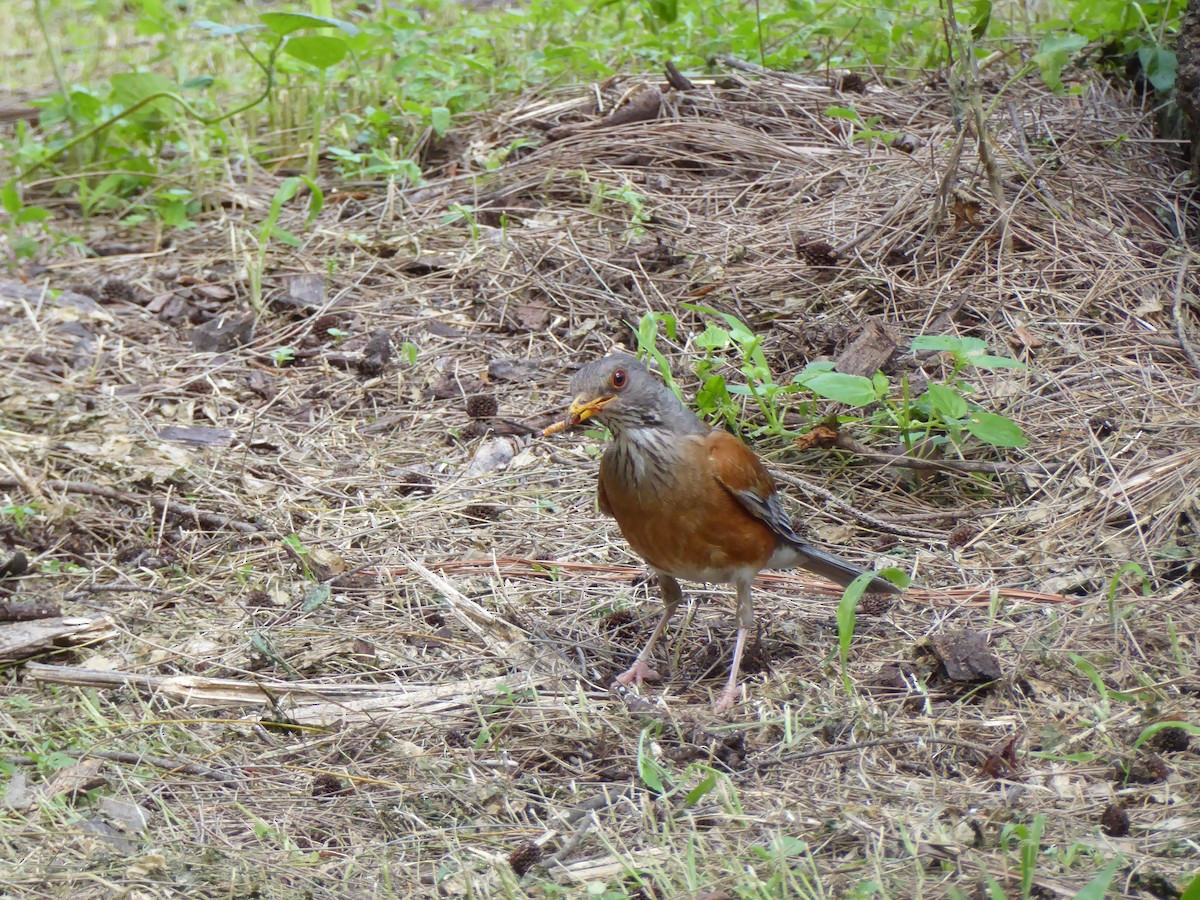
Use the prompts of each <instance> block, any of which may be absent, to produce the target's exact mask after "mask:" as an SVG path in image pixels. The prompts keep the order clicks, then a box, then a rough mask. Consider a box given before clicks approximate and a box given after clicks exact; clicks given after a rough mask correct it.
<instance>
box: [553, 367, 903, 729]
mask: <svg viewBox="0 0 1200 900" xmlns="http://www.w3.org/2000/svg"><path fill="white" fill-rule="evenodd" d="M571 393H572V394H573V395H574V398H575V399H574V400H573V401H572V403H571V407H570V410H569V412H568V414H567V419H566V421H565V422H563V423H561V424H558V425H552V426H551V427H550V428H548V429H546V434H547V435H549V434H553V433H555V432H558V431H562V430H564V429H566V428H570V427H572V426H574V425H578V424H580V423H582V422H586V421H588V420H590V419H595V420H596V421H598V422H600V423H601V424H602V425H604V426H606V427H607V428H608V430H609V431H611V432H612V436H613V440H612V443H610V444H609V445H608V449H607V450H605V452H604V457H603V458H602V459H601V460H600V478H599V501H600V509H601V510H602V511H603V512H604V513H605V514H607V515H610V516H612V517H613V518H615V519H616V520H617V525H618V526H619V527H620V529H621V533H622V534H623V535H625V539H626V540H627V541H629V545H630V546H631V547H632V548H633V549H634V551H635V552H636V553H637V554H638V555H639V556H641V557H642V558H643V559H644V560H645V561H646V562H647V563H648V564H649V565H650V568H651V569H653V570H654V571H655V572H656V573H657V574H658V583H659V588H660V590H661V591H662V599H663V607H664V608H663V614H662V618H661V619H659V622H658V625H657V626H656V627H655V629H654V633H653V634H651V635H650V640H649V641H648V642H647V643H646V646H645V648H643V650H642V652H641V653H639V654H638V657H637V660H636V661H635V662H634V663H633V665H632V666H630V668H629V671H627V672H625V673H624V674H622V675H621V676H619V677H618V678H617V681H618V682H620V683H621V684H626V685H628V684H641V683H642V682H643V681H654V680H657V679H658V678H659V677H660V676H659V674H658V673H657V672H655V671H654V670H653V669H652V668H651V667H650V657H651V654H652V653H653V652H654V647H655V645H656V644H657V643H658V640H659V638H661V637H662V634H663V632H664V631H665V630H666V628H667V623H668V622H669V621H670V620H671V616H672V615H674V613H675V610H676V608H677V607H678V606H679V604H680V602H681V601H682V600H683V591H682V590H681V589H680V587H679V579H684V580H686V581H706V582H719V583H723V584H733V585H735V586H736V588H737V599H738V604H737V625H738V629H737V642H736V643H735V644H734V648H733V662H732V663H731V664H730V667H729V680H728V681H727V682H726V684H725V690H724V691H723V692H722V693H721V696H720V698H719V699H718V700H717V703H716V711H717V712H718V713H722V712H725V711H727V710H729V709H730V708H732V707H733V706H734V705H735V704H736V703H737V700H738V694H739V691H738V669H739V668H740V667H741V662H742V653H743V651H744V650H745V646H746V637H747V635H748V634H749V633H750V629H751V628H752V627H753V626H754V607H753V604H752V602H751V599H750V587H751V584H752V583H753V581H754V576H755V575H757V574H758V573H759V572H760V571H762V570H763V569H790V568H793V567H797V566H799V567H802V568H805V569H808V570H810V571H812V572H815V573H816V574H818V575H822V576H824V577H826V578H828V579H830V580H831V581H834V582H836V583H838V584H839V585H842V586H843V587H844V586H846V585H848V584H849V583H850V582H851V581H853V580H854V579H855V578H856V577H858V576H859V575H860V574H862V570H860V569H859V568H858V567H857V566H854V565H852V564H851V563H849V562H846V561H845V560H843V559H839V558H838V557H836V556H834V555H832V554H830V553H826V552H825V551H824V550H819V549H817V548H816V547H813V546H811V545H809V544H806V543H805V542H804V541H802V540H800V538H799V537H798V536H797V535H796V532H795V531H794V530H793V529H792V523H791V522H790V521H789V519H788V517H787V515H786V514H785V513H784V510H783V505H782V504H781V503H780V500H779V495H778V494H777V493H776V491H775V482H774V481H773V480H772V478H771V475H770V473H768V472H767V469H766V467H765V466H763V464H762V461H761V460H760V459H759V458H758V457H757V456H756V455H755V454H754V451H752V450H751V449H750V448H749V447H747V446H746V445H745V444H744V443H742V442H741V441H740V440H739V439H738V438H736V437H734V436H733V435H732V434H729V433H728V432H725V431H721V430H719V429H716V428H712V427H710V426H708V425H706V424H704V422H702V421H700V419H698V418H697V417H696V416H695V415H693V414H692V412H691V411H689V410H688V409H687V408H686V407H685V406H684V405H683V404H682V403H680V402H679V400H678V398H676V396H675V395H674V394H673V393H672V392H671V390H670V389H669V388H668V387H667V386H666V385H665V384H663V383H662V382H661V381H659V380H658V379H657V378H655V377H654V376H653V375H651V374H650V372H649V371H648V370H647V369H646V367H645V366H643V365H642V364H641V363H640V362H638V361H637V359H635V358H634V357H632V356H629V355H627V354H614V355H611V356H606V357H604V358H603V359H599V360H596V361H595V362H593V363H590V364H588V365H586V366H584V367H583V368H582V369H580V370H579V371H578V372H576V373H575V376H574V377H573V378H572V379H571ZM868 590H873V591H887V592H891V593H897V592H899V590H900V589H899V588H897V587H896V586H895V585H893V584H892V583H891V582H889V581H886V580H885V579H883V578H879V577H876V578H875V579H874V580H873V581H871V583H870V585H869V587H868Z"/></svg>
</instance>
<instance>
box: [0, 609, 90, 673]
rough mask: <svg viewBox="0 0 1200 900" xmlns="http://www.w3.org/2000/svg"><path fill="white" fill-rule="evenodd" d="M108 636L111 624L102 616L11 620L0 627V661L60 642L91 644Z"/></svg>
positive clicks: (22, 655)
mask: <svg viewBox="0 0 1200 900" xmlns="http://www.w3.org/2000/svg"><path fill="white" fill-rule="evenodd" d="M112 635H113V629H112V623H111V622H110V621H109V620H108V618H107V617H105V616H101V617H100V618H96V619H83V618H69V619H63V618H53V619H35V620H33V621H30V622H11V623H8V624H5V625H4V626H3V627H0V662H11V661H14V660H19V659H23V658H25V657H27V656H33V655H34V654H36V653H41V652H42V651H43V650H49V649H51V648H53V647H55V646H58V645H59V644H60V643H95V642H96V641H100V640H107V639H108V638H110V637H112Z"/></svg>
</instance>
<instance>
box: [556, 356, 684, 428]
mask: <svg viewBox="0 0 1200 900" xmlns="http://www.w3.org/2000/svg"><path fill="white" fill-rule="evenodd" d="M571 394H572V395H573V396H574V398H575V399H574V400H572V401H571V409H570V411H569V413H568V421H567V425H568V427H569V426H571V425H578V424H579V423H581V422H586V421H587V420H588V419H595V420H596V421H598V422H599V423H600V424H602V425H604V426H605V427H607V428H608V429H609V430H610V431H612V432H613V434H616V435H618V436H619V435H620V434H621V433H622V432H623V431H630V430H636V429H645V428H657V427H661V426H663V425H674V426H675V427H678V426H679V425H680V424H686V426H687V427H686V428H685V429H684V430H687V431H690V430H692V429H693V427H694V426H693V425H692V423H695V424H696V425H698V424H699V422H698V421H697V420H696V418H695V416H693V415H692V414H691V413H690V412H688V411H687V410H686V409H685V408H684V406H683V404H681V403H680V402H679V399H678V398H677V397H676V396H675V395H674V394H673V393H671V389H670V388H668V387H667V386H666V385H665V384H663V383H662V382H661V381H659V380H658V379H657V378H655V377H654V376H653V375H651V374H650V372H649V370H648V369H647V368H646V367H645V366H643V365H642V364H641V363H640V362H638V361H637V359H635V358H634V357H632V356H630V355H629V354H627V353H614V354H613V355H611V356H606V357H604V358H603V359H598V360H596V361H595V362H591V363H588V364H587V365H586V366H584V367H583V368H582V369H580V370H579V371H578V372H576V373H575V376H574V377H573V378H572V379H571Z"/></svg>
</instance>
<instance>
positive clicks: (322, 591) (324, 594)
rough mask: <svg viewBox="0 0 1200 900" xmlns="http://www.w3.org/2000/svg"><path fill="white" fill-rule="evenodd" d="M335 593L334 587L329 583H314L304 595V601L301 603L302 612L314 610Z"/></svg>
mask: <svg viewBox="0 0 1200 900" xmlns="http://www.w3.org/2000/svg"><path fill="white" fill-rule="evenodd" d="M332 594H333V588H331V587H330V586H329V585H327V584H314V585H313V586H312V587H311V588H309V591H308V593H307V594H305V595H304V601H303V602H302V603H301V604H300V611H301V612H312V611H313V610H314V609H318V608H319V607H321V606H323V605H324V604H325V601H326V600H328V599H329V598H330V596H332Z"/></svg>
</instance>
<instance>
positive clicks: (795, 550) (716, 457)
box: [706, 431, 900, 594]
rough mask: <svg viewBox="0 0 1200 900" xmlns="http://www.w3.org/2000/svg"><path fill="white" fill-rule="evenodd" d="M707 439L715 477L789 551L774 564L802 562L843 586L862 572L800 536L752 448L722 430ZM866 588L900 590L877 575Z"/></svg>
mask: <svg viewBox="0 0 1200 900" xmlns="http://www.w3.org/2000/svg"><path fill="white" fill-rule="evenodd" d="M706 440H707V442H708V456H709V459H710V460H712V470H713V475H714V476H715V477H716V479H717V481H718V482H719V483H720V485H721V486H722V487H723V488H725V490H727V491H728V492H729V493H730V494H732V495H733V497H734V498H735V499H736V500H737V501H738V503H739V504H741V506H742V508H743V509H745V510H746V511H747V512H748V513H750V515H752V516H754V517H755V518H756V519H758V520H759V521H760V522H762V523H763V524H764V525H766V526H767V527H768V528H770V529H771V531H772V532H773V533H774V534H775V536H776V537H777V538H779V539H780V540H781V541H782V542H783V543H782V547H784V548H786V549H787V550H788V551H789V552H788V555H787V556H786V558H784V559H783V560H782V561H776V560H775V559H773V560H772V565H773V566H774V565H779V566H781V567H783V568H791V567H792V566H803V567H804V568H805V569H808V570H809V571H810V572H816V573H817V574H818V575H821V576H823V577H825V578H828V579H829V580H831V581H833V582H835V583H836V584H840V585H842V586H843V587H845V586H846V585H848V584H849V583H850V582H851V581H853V580H854V579H855V578H857V577H858V576H859V575H861V574H862V571H863V570H862V569H861V568H859V567H858V566H856V565H855V564H854V563H852V562H848V561H847V560H844V559H842V558H841V557H839V556H835V555H834V554H832V553H827V552H826V551H824V550H822V549H820V548H819V547H814V546H813V545H812V544H809V543H808V542H807V541H804V540H801V538H800V536H799V535H797V534H796V531H795V529H793V528H792V522H791V519H789V518H788V516H787V513H785V512H784V510H783V504H782V503H781V502H780V501H779V496H778V495H777V494H776V493H775V482H774V481H773V480H772V479H771V473H770V472H768V471H767V468H766V466H764V465H763V464H762V461H761V460H760V459H759V458H758V457H757V456H755V455H754V451H753V450H751V449H750V448H749V447H747V446H746V445H745V444H743V443H742V442H741V441H739V440H738V439H737V438H735V437H734V436H733V435H731V434H729V433H728V432H725V431H714V432H713V433H712V434H710V435H709V436H708V437H707V438H706ZM868 590H872V591H881V592H885V593H893V594H894V593H899V592H900V588H898V587H896V586H895V585H894V584H892V583H891V582H890V581H887V580H885V579H883V578H880V577H876V578H874V579H873V580H872V581H871V583H870V585H869V586H868Z"/></svg>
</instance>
